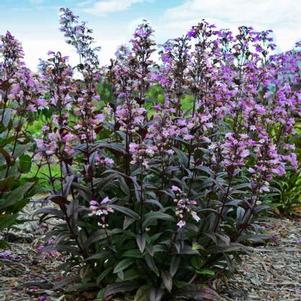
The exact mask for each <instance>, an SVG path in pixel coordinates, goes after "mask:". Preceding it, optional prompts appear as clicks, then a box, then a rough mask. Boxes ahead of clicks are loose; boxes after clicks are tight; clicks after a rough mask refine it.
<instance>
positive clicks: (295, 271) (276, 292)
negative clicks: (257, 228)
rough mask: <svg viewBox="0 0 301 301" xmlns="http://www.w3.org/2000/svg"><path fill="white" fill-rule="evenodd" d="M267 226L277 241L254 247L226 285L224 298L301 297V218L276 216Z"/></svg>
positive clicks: (273, 299) (251, 300) (238, 300)
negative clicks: (277, 217)
mask: <svg viewBox="0 0 301 301" xmlns="http://www.w3.org/2000/svg"><path fill="white" fill-rule="evenodd" d="M264 226H265V228H267V230H268V232H269V233H270V234H272V235H274V236H275V237H276V242H275V243H269V244H267V245H265V246H258V247H254V248H250V251H251V254H250V255H246V256H243V264H242V265H241V266H240V267H239V270H238V273H237V274H235V275H234V277H233V278H232V279H230V280H229V281H228V283H227V284H226V285H225V288H224V291H223V293H222V296H223V297H224V300H235V301H243V300H247V301H255V300H256V301H257V300H258V301H259V300H260V301H276V300H277V301H284V300H290V301H300V300H301V220H288V219H275V220H272V221H269V223H267V224H266V225H264Z"/></svg>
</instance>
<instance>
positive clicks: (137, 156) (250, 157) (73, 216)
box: [21, 9, 301, 301]
mask: <svg viewBox="0 0 301 301" xmlns="http://www.w3.org/2000/svg"><path fill="white" fill-rule="evenodd" d="M60 23H61V30H62V31H63V32H64V35H65V37H66V40H67V42H68V43H69V44H71V45H73V46H74V47H75V48H76V50H77V52H78V54H79V58H80V62H79V64H78V65H77V66H75V67H74V68H73V67H72V66H70V65H69V63H68V58H67V57H64V56H63V55H62V54H61V53H59V52H57V53H55V52H50V53H49V58H48V60H47V61H44V62H41V65H40V79H39V84H40V85H41V86H42V87H41V89H42V90H41V91H40V92H39V93H41V95H43V98H41V99H40V100H39V104H38V105H39V106H40V109H43V110H48V111H49V112H51V114H48V116H49V117H48V119H47V122H46V124H45V125H44V127H43V129H42V131H41V135H40V137H38V138H37V139H36V144H37V151H36V154H35V157H36V160H38V161H39V162H40V160H42V162H43V164H45V165H46V166H48V167H49V180H50V184H51V189H50V191H49V193H50V196H49V200H51V201H53V202H54V203H55V204H56V205H57V207H51V208H43V209H40V210H39V211H38V213H40V214H42V218H52V217H53V218H57V219H60V220H61V222H60V223H58V224H57V225H56V226H55V227H54V228H53V229H52V231H50V232H49V233H48V237H47V239H50V238H51V239H54V242H55V248H56V249H57V250H58V251H59V252H63V253H65V254H67V255H69V260H68V262H67V263H66V265H65V268H66V271H67V275H69V276H71V277H70V278H71V280H70V281H71V282H73V283H74V276H76V277H77V281H76V283H78V284H77V286H76V288H77V289H80V288H81V289H84V288H87V287H93V288H99V289H100V292H99V294H98V299H99V300H109V299H110V298H111V297H112V296H113V295H115V294H124V293H128V292H132V293H134V294H135V300H151V301H157V300H158V301H159V300H173V299H184V300H185V299H189V300H190V299H192V300H203V299H212V300H217V299H218V296H217V295H216V293H215V292H214V291H212V290H210V289H209V288H207V287H203V286H202V285H200V284H203V283H206V282H207V281H208V279H210V278H213V277H215V276H216V275H218V274H219V273H221V272H223V273H228V272H230V271H233V264H234V262H235V260H236V259H238V258H239V254H241V253H242V252H243V251H244V245H245V244H246V243H248V242H249V241H252V240H254V239H259V238H260V235H258V234H256V230H257V227H256V223H254V219H255V217H256V216H257V215H258V213H260V212H261V211H263V210H267V206H266V205H265V204H264V201H265V200H266V198H267V196H268V195H269V192H270V183H271V181H272V180H273V178H274V177H275V176H277V177H281V176H283V175H284V174H285V173H286V170H287V169H294V168H296V167H297V160H296V155H295V154H294V153H293V145H292V144H290V143H289V137H290V136H291V135H292V134H293V132H294V122H295V117H296V116H299V115H300V112H301V111H300V109H301V106H300V104H301V98H300V88H299V84H300V78H299V77H298V76H296V75H295V73H296V72H295V70H296V68H298V60H299V59H300V53H299V52H298V51H292V52H288V53H285V54H278V55H275V54H273V50H274V48H275V45H274V44H273V40H272V39H271V38H270V33H271V32H270V31H264V32H256V31H254V29H252V28H250V27H240V28H239V29H238V34H236V35H235V34H234V33H232V32H230V31H228V30H218V29H216V27H215V26H214V25H211V24H208V23H207V22H206V21H204V20H203V21H202V22H201V23H199V24H198V25H196V26H194V27H192V28H191V30H190V31H189V32H188V33H187V34H186V35H184V36H182V37H181V38H177V39H174V40H169V41H168V42H166V43H165V44H164V45H162V46H160V49H159V57H160V59H159V61H158V62H155V61H154V60H153V56H152V55H153V53H154V52H155V51H156V45H155V42H154V40H153V30H152V28H151V27H150V25H149V24H148V23H147V22H146V21H144V22H143V23H142V24H141V25H139V26H138V27H137V29H136V31H135V32H134V35H133V38H132V39H131V41H130V44H129V46H122V47H121V48H120V49H118V51H117V53H116V57H115V58H114V59H112V60H111V64H110V65H109V66H107V67H102V68H100V67H99V65H100V63H99V61H98V55H97V52H98V50H99V48H98V47H94V39H93V38H92V37H91V33H92V30H90V29H88V28H87V27H86V24H85V23H82V22H80V21H79V18H78V17H77V16H75V15H74V14H73V13H72V12H71V11H70V10H69V9H62V10H61V22H60ZM21 69H22V68H21ZM78 74H80V76H79V78H78V76H75V75H78ZM152 89H153V90H152ZM29 90H30V91H31V92H32V93H35V92H34V91H35V90H34V88H32V89H29ZM154 91H155V92H154ZM53 164H56V165H57V166H59V175H58V176H57V175H53V174H52V173H51V166H52V165H53ZM75 269H77V270H76V271H77V273H75Z"/></svg>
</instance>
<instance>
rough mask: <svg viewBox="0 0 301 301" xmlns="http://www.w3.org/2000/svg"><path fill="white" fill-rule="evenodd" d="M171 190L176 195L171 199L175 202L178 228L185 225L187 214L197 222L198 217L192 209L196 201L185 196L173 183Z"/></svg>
mask: <svg viewBox="0 0 301 301" xmlns="http://www.w3.org/2000/svg"><path fill="white" fill-rule="evenodd" d="M171 190H172V191H173V193H174V194H175V196H176V198H175V199H174V200H173V201H174V203H175V204H176V209H175V210H176V211H175V214H176V217H177V219H178V223H177V226H178V227H179V228H183V227H184V226H185V225H186V222H187V219H188V217H189V216H191V217H192V218H193V219H194V220H195V221H196V222H199V221H200V217H199V216H198V215H197V213H196V212H195V211H194V210H193V209H194V208H195V207H196V205H197V201H195V200H189V199H188V198H187V197H186V194H185V193H184V192H183V191H182V190H181V189H180V188H179V187H178V186H175V185H173V186H172V187H171Z"/></svg>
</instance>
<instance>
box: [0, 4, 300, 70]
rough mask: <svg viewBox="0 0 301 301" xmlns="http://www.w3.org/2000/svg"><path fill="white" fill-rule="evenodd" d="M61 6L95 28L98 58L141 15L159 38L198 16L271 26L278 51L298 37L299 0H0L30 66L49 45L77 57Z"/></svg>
mask: <svg viewBox="0 0 301 301" xmlns="http://www.w3.org/2000/svg"><path fill="white" fill-rule="evenodd" d="M60 7H68V8H70V9H71V10H73V12H74V13H75V14H76V15H79V16H80V18H81V20H83V21H87V24H88V26H89V27H90V28H92V29H93V30H94V37H95V40H96V45H97V46H101V47H102V50H101V52H100V60H101V62H102V63H103V64H106V63H108V62H109V59H110V58H111V57H113V56H114V53H115V51H116V49H117V47H118V46H120V45H122V44H125V43H126V42H127V41H128V40H129V39H130V36H131V33H132V32H133V31H134V29H135V27H136V26H137V24H139V22H140V21H141V20H142V19H146V20H148V21H149V22H150V23H151V25H152V26H153V28H154V29H155V35H154V38H155V40H156V41H157V43H159V44H160V43H163V42H165V41H166V40H167V39H169V38H175V37H177V36H180V35H182V34H184V33H186V32H187V31H188V30H189V29H190V27H191V26H192V25H194V24H197V23H198V22H199V21H200V20H202V19H203V18H204V19H206V20H207V21H209V22H211V23H214V24H216V25H217V27H219V28H230V29H232V30H235V29H236V28H237V27H238V26H241V25H247V26H253V27H254V28H255V29H256V30H266V29H273V30H274V38H275V41H276V44H277V45H278V48H277V50H278V51H286V50H289V49H291V48H292V47H293V46H294V44H295V42H297V41H299V40H301V18H300V16H301V0H0V34H4V33H5V32H6V31H7V30H9V31H11V32H12V34H13V35H15V36H16V37H17V39H19V40H20V41H21V42H22V45H23V47H24V51H25V61H26V63H27V64H28V66H29V67H30V68H32V69H33V70H35V69H36V67H37V64H38V61H39V58H46V57H47V52H48V51H49V50H54V51H58V50H59V51H61V52H63V53H64V54H65V55H68V56H70V60H71V63H76V62H77V59H78V58H77V55H76V54H75V52H74V50H73V49H72V48H71V46H69V45H67V44H66V43H65V42H64V37H63V34H62V33H61V32H60V31H59V29H58V27H59V8H60Z"/></svg>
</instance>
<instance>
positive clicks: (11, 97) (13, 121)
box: [0, 32, 44, 248]
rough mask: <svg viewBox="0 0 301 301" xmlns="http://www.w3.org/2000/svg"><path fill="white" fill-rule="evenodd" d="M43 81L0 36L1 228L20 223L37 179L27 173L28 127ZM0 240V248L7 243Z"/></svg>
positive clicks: (29, 154) (14, 46) (29, 160)
mask: <svg viewBox="0 0 301 301" xmlns="http://www.w3.org/2000/svg"><path fill="white" fill-rule="evenodd" d="M41 91H42V85H41V83H40V82H39V78H38V76H36V75H34V74H33V73H32V72H31V71H30V70H29V69H28V68H26V66H25V64H24V62H23V50H22V47H21V44H20V43H19V41H17V40H16V39H15V37H14V36H13V35H12V34H11V33H10V32H7V33H6V34H5V35H1V36H0V231H1V232H2V231H4V230H6V229H8V228H9V227H12V226H13V225H15V224H17V223H20V222H21V220H20V219H19V215H18V213H19V212H20V211H21V209H22V208H23V207H24V206H25V205H26V204H27V203H28V202H29V199H30V197H31V196H32V195H33V193H34V186H35V184H36V182H37V178H36V176H33V177H30V176H28V173H29V172H30V170H31V165H32V156H33V151H34V143H33V139H32V137H31V136H30V135H29V133H28V131H27V127H28V125H29V123H30V121H31V119H32V117H33V116H32V114H34V112H37V111H38V110H39V108H40V106H43V105H44V100H43V99H42V98H41ZM6 244H7V243H6V241H5V240H0V248H1V247H5V246H6Z"/></svg>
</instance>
